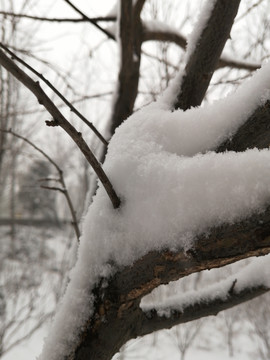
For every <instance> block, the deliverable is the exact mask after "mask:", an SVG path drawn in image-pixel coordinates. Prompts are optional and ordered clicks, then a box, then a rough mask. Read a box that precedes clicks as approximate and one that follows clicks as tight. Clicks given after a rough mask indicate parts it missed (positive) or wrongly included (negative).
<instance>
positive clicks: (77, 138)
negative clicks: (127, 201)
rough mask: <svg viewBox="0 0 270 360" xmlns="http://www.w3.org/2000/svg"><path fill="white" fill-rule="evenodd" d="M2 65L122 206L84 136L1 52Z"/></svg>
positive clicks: (114, 204) (114, 201) (36, 83)
mask: <svg viewBox="0 0 270 360" xmlns="http://www.w3.org/2000/svg"><path fill="white" fill-rule="evenodd" d="M0 65H2V66H3V67H4V68H5V69H6V70H7V71H8V72H9V73H11V74H12V75H13V76H14V77H15V78H16V79H17V80H19V81H20V82H21V83H22V84H23V85H24V86H26V87H27V88H28V89H29V90H30V91H31V92H32V93H33V94H34V95H35V96H36V98H37V100H38V102H39V103H40V104H41V105H43V106H44V107H45V108H46V109H47V111H48V112H49V113H50V114H51V115H52V118H53V120H52V121H49V122H47V125H51V126H61V127H62V128H63V129H64V130H65V131H66V133H67V134H68V135H69V136H70V137H71V138H72V140H73V141H74V142H75V143H76V145H77V146H78V147H79V149H80V150H81V152H82V153H83V154H84V156H85V158H86V160H87V161H88V163H89V164H90V165H91V166H92V168H93V169H94V171H95V173H96V174H97V176H98V178H99V179H100V181H101V183H102V184H103V186H104V188H105V190H106V192H107V194H108V195H109V198H110V200H111V202H112V204H113V207H114V208H118V207H119V206H120V199H119V197H118V196H117V194H116V192H115V190H114V188H113V186H112V184H111V182H110V181H109V179H108V177H107V175H106V174H105V172H104V170H103V169H102V167H101V164H100V163H99V161H98V160H97V159H96V157H95V155H94V154H93V152H92V151H91V149H90V148H89V146H88V145H87V144H86V142H85V140H84V138H83V137H82V134H81V133H80V132H78V131H77V130H76V129H75V128H74V126H72V125H71V124H70V123H69V121H68V120H67V119H66V118H65V117H64V115H63V114H62V113H61V112H60V111H59V109H58V108H57V107H56V106H55V104H54V103H53V102H52V100H51V99H50V98H49V97H48V95H47V94H46V93H45V92H44V91H43V90H42V88H41V86H40V84H39V82H38V81H34V80H33V79H32V78H31V77H30V76H28V75H27V74H26V73H25V72H24V71H23V70H22V69H20V68H19V67H18V66H17V65H16V64H15V63H14V61H12V60H11V59H10V58H8V57H7V56H6V55H5V53H4V52H3V51H2V50H0Z"/></svg>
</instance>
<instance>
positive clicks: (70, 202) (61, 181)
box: [0, 129, 80, 241]
mask: <svg viewBox="0 0 270 360" xmlns="http://www.w3.org/2000/svg"><path fill="white" fill-rule="evenodd" d="M0 131H1V132H3V133H7V134H11V135H13V136H15V137H16V138H18V139H21V140H23V141H24V142H26V143H27V144H29V145H30V146H32V147H33V148H34V149H35V150H36V151H38V152H39V153H40V154H41V155H42V156H44V157H45V158H46V159H47V160H48V161H49V162H50V163H51V164H52V165H53V166H54V167H55V169H56V170H57V172H58V174H59V179H57V181H59V182H60V184H61V185H62V188H53V187H48V186H47V187H45V186H41V187H42V188H44V189H50V190H58V191H61V192H62V193H63V194H64V195H65V198H66V201H67V204H68V207H69V210H70V213H71V217H72V225H73V227H74V231H75V234H76V237H77V240H78V241H79V239H80V230H79V225H78V221H77V217H76V211H75V209H74V206H73V203H72V201H71V198H70V196H69V192H68V190H67V187H66V183H65V180H64V175H63V171H62V169H61V168H60V167H59V166H58V165H57V164H56V162H55V161H54V160H53V159H52V158H51V157H50V156H49V155H48V154H46V153H45V152H44V151H43V150H42V149H40V148H39V147H38V146H36V145H35V144H34V143H33V142H32V141H30V140H29V139H27V138H26V137H24V136H22V135H19V134H17V133H15V132H14V131H12V130H11V129H10V130H2V129H0ZM45 180H46V181H52V180H55V179H43V181H45Z"/></svg>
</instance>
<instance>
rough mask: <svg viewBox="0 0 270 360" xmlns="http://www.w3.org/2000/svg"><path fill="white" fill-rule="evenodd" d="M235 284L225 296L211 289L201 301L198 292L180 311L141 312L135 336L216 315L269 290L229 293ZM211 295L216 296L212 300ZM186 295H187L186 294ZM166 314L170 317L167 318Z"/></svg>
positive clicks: (257, 287)
mask: <svg viewBox="0 0 270 360" xmlns="http://www.w3.org/2000/svg"><path fill="white" fill-rule="evenodd" d="M234 285H235V282H232V286H231V288H228V291H227V294H225V295H224V294H223V295H222V296H220V294H219V292H215V291H214V289H212V287H211V289H212V293H211V298H207V299H203V298H201V297H200V292H199V291H198V298H197V299H196V300H194V299H193V300H192V302H190V303H189V302H187V303H186V304H185V305H183V306H182V309H181V310H179V309H177V308H176V309H174V308H170V309H166V308H162V309H161V311H162V312H163V313H164V314H166V315H163V316H162V315H160V314H159V312H160V309H158V310H156V309H155V308H153V309H152V310H150V309H147V311H146V312H144V311H142V312H141V318H140V319H138V323H139V324H140V326H138V329H137V336H143V335H147V334H150V333H152V332H153V331H158V330H162V329H170V328H171V327H172V326H175V325H179V324H183V323H186V322H189V321H193V320H197V319H200V318H202V317H205V316H210V315H217V314H218V313H219V312H220V311H223V310H227V309H230V308H231V307H233V306H236V305H239V304H242V303H243V302H246V301H249V300H251V299H253V298H255V297H257V296H260V295H262V294H264V293H266V292H268V291H269V290H270V289H269V288H268V287H267V286H265V285H253V286H252V285H250V286H246V287H245V288H243V289H241V291H231V289H232V288H234ZM213 294H215V295H216V296H215V297H214V298H213ZM187 295H188V294H187ZM168 313H170V315H169V316H168Z"/></svg>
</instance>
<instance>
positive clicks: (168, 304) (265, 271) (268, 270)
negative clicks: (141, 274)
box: [141, 255, 270, 318]
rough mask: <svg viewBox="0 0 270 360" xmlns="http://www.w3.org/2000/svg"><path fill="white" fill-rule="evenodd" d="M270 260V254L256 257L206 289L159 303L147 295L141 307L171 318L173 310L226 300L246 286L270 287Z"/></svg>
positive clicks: (168, 298)
mask: <svg viewBox="0 0 270 360" xmlns="http://www.w3.org/2000/svg"><path fill="white" fill-rule="evenodd" d="M269 260H270V255H266V256H264V257H261V258H255V259H253V260H252V262H251V263H250V264H249V265H247V266H245V267H244V268H243V269H242V270H240V271H239V272H238V273H236V274H234V275H231V276H229V277H228V278H226V279H225V280H221V281H219V282H217V283H214V284H212V285H210V286H208V287H206V288H205V289H200V290H190V291H188V292H186V293H185V294H181V295H174V296H170V297H167V298H166V299H164V300H163V301H162V302H159V303H156V302H153V301H149V300H148V299H147V297H146V298H144V299H143V300H142V302H141V308H142V310H143V311H144V312H145V313H148V312H151V311H153V310H156V312H157V315H158V316H160V317H162V316H165V317H168V318H169V317H170V316H171V315H172V314H173V312H175V311H179V312H181V313H183V312H184V311H185V309H186V308H187V307H190V306H194V305H198V304H203V303H210V302H212V301H214V300H218V299H219V300H221V301H225V300H226V299H227V298H228V297H229V296H230V295H232V293H233V294H236V295H237V294H239V293H240V292H241V291H242V290H244V289H245V288H249V289H252V288H253V287H259V286H260V285H263V286H265V287H267V288H270V276H269V275H270V267H269V263H270V262H269ZM258 269H260V271H258Z"/></svg>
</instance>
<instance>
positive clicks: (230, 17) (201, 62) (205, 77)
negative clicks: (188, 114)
mask: <svg viewBox="0 0 270 360" xmlns="http://www.w3.org/2000/svg"><path fill="white" fill-rule="evenodd" d="M239 3H240V0H231V1H227V0H217V1H216V3H215V5H214V8H213V11H212V13H211V16H210V18H209V20H208V22H207V24H206V26H205V28H204V30H203V31H202V34H201V37H200V39H199V42H198V44H197V46H196V48H195V50H194V51H193V53H192V54H191V56H190V58H189V59H188V63H187V65H186V68H185V75H184V76H183V78H182V83H181V87H180V86H179V93H178V94H177V96H176V101H175V103H174V109H179V108H180V109H182V110H187V109H189V108H191V107H193V106H198V105H200V104H201V102H202V100H203V98H204V95H205V93H206V90H207V88H208V85H209V83H210V80H211V78H212V76H213V73H214V71H215V69H216V68H217V66H218V61H219V58H220V55H221V52H222V50H223V48H224V46H225V43H226V41H227V39H228V38H229V36H230V31H231V27H232V24H233V21H234V18H235V16H236V14H237V11H238V7H239Z"/></svg>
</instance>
